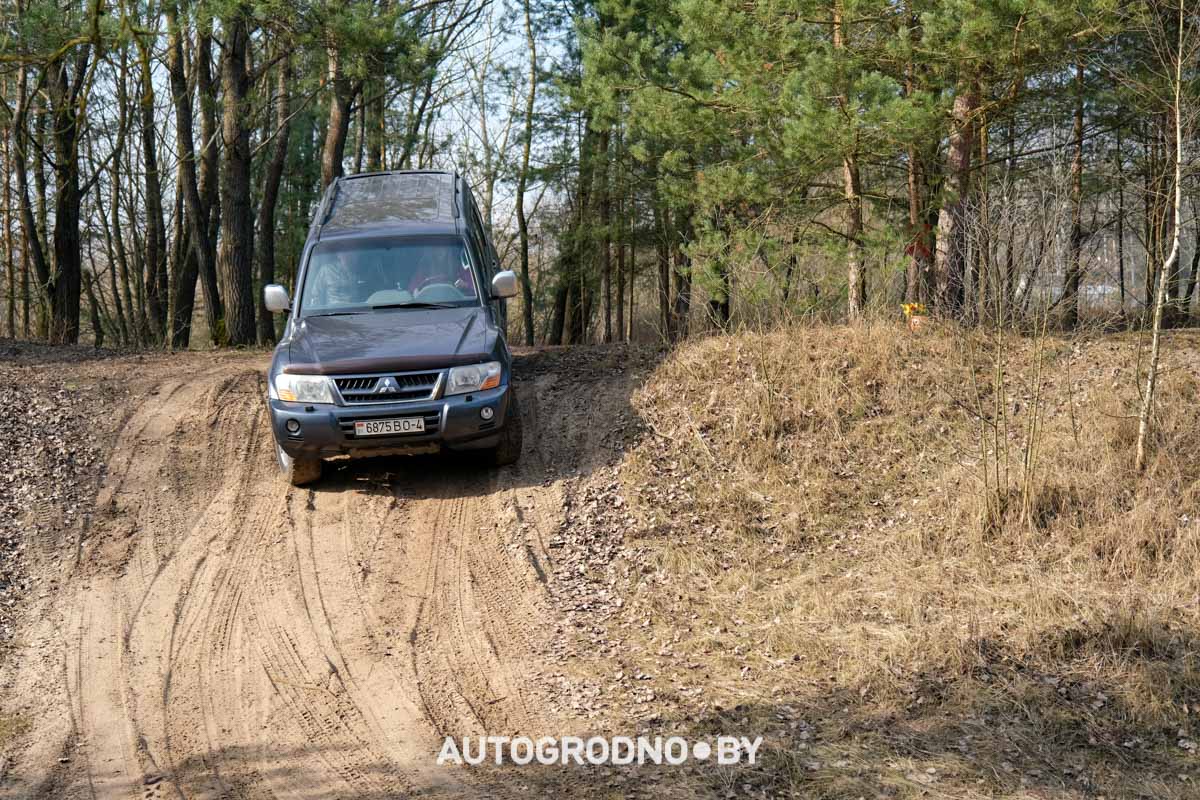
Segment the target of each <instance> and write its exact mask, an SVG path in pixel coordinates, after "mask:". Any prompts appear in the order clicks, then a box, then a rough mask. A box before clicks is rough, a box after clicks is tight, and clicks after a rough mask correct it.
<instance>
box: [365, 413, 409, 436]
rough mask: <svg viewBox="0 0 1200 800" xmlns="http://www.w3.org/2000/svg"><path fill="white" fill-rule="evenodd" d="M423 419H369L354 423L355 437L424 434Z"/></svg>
mask: <svg viewBox="0 0 1200 800" xmlns="http://www.w3.org/2000/svg"><path fill="white" fill-rule="evenodd" d="M424 432H425V420H424V418H422V417H400V418H399V419H368V420H361V419H360V420H358V421H356V422H355V423H354V435H355V436H395V435H396V434H400V433H424Z"/></svg>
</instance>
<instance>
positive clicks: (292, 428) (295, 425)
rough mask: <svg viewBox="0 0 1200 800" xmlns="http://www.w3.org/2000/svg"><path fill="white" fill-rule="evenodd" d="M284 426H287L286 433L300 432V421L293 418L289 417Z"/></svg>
mask: <svg viewBox="0 0 1200 800" xmlns="http://www.w3.org/2000/svg"><path fill="white" fill-rule="evenodd" d="M284 427H285V428H287V431H288V433H299V432H300V423H299V421H297V420H294V419H289V420H288V421H287V422H286V423H284Z"/></svg>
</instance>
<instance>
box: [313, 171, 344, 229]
mask: <svg viewBox="0 0 1200 800" xmlns="http://www.w3.org/2000/svg"><path fill="white" fill-rule="evenodd" d="M341 183H342V178H341V177H340V176H339V177H337V178H334V179H333V183H332V184H330V185H329V191H328V192H326V194H325V198H324V199H323V200H322V201H321V208H320V209H319V210H318V211H317V219H318V220H320V222H318V223H317V238H318V239H320V238H321V233H322V232H324V230H325V223H327V222H329V215H330V214H332V213H333V204H334V202H336V201H337V196H338V186H340V185H341Z"/></svg>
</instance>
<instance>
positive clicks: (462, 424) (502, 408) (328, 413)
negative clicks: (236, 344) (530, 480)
mask: <svg viewBox="0 0 1200 800" xmlns="http://www.w3.org/2000/svg"><path fill="white" fill-rule="evenodd" d="M509 397H510V389H509V386H508V385H507V384H505V385H504V386H498V387H496V388H495V389H488V390H487V391H484V392H473V393H471V394H466V395H455V396H452V397H442V398H438V399H435V400H426V401H419V402H407V403H387V404H380V405H358V406H356V405H346V406H337V405H323V404H315V405H314V404H309V403H291V402H288V401H286V400H270V399H268V401H267V406H268V409H269V411H270V416H271V430H272V432H273V433H274V434H275V441H277V442H278V443H279V445H280V447H282V448H283V450H284V451H285V452H286V453H287V454H288V455H290V456H291V457H292V458H333V457H335V456H376V455H393V454H405V453H430V452H437V451H439V450H442V449H450V450H480V449H486V448H490V447H495V446H496V445H497V444H499V443H500V432H501V431H502V430H503V429H504V425H505V424H506V423H507V421H508V409H509ZM485 408H490V409H491V410H492V418H491V419H490V420H485V419H483V417H482V416H481V412H482V411H483V409H485ZM398 417H423V418H424V420H425V432H424V433H406V434H398V435H393V436H371V437H363V438H357V437H355V435H354V423H355V421H357V420H370V419H395V418H398ZM289 420H295V421H296V423H298V424H299V426H300V428H299V430H298V431H296V432H291V431H289V430H288V428H287V425H288V421H289Z"/></svg>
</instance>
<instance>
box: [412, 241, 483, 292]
mask: <svg viewBox="0 0 1200 800" xmlns="http://www.w3.org/2000/svg"><path fill="white" fill-rule="evenodd" d="M436 285H442V286H453V287H454V288H455V289H458V290H460V291H462V292H463V293H464V294H465V295H467V296H470V294H471V293H472V287H473V285H474V282H473V281H472V280H471V265H470V262H469V261H467V255H466V252H465V251H459V254H456V253H455V252H454V251H453V250H449V249H446V248H436V249H435V248H429V249H427V250H426V251H425V253H424V255H423V257H422V259H421V263H420V264H419V265H418V266H417V268H416V269H415V270H413V275H412V278H411V279H410V280H409V284H408V290H409V291H410V292H412V294H413V296H414V297H416V296H418V295H419V294H420V292H421V290H422V289H426V288H428V287H430V286H436Z"/></svg>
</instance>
